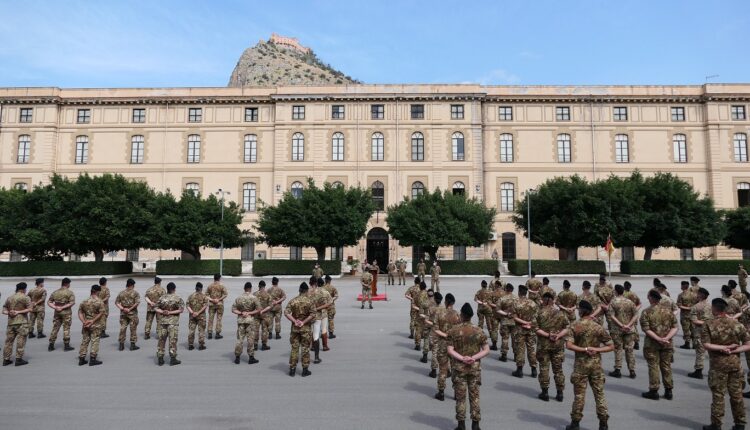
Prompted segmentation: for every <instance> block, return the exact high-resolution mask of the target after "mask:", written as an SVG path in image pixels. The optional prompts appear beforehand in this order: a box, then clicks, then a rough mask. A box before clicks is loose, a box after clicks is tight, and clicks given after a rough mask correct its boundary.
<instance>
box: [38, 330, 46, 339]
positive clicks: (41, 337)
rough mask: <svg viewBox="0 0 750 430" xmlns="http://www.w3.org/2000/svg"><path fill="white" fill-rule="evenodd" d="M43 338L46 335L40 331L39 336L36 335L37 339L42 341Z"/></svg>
mask: <svg viewBox="0 0 750 430" xmlns="http://www.w3.org/2000/svg"><path fill="white" fill-rule="evenodd" d="M45 337H47V335H46V334H44V333H42V332H41V331H40V332H39V334H37V335H36V338H37V339H44V338H45Z"/></svg>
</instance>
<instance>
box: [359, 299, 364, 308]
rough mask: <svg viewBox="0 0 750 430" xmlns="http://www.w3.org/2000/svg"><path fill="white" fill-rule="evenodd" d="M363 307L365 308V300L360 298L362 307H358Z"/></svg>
mask: <svg viewBox="0 0 750 430" xmlns="http://www.w3.org/2000/svg"><path fill="white" fill-rule="evenodd" d="M364 308H365V301H364V300H362V307H361V308H360V309H364Z"/></svg>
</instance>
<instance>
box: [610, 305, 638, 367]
mask: <svg viewBox="0 0 750 430" xmlns="http://www.w3.org/2000/svg"><path fill="white" fill-rule="evenodd" d="M608 313H609V314H610V315H611V316H614V317H615V318H617V320H618V321H620V322H621V323H622V324H628V323H629V322H630V320H631V319H633V317H634V316H636V315H637V313H638V311H637V310H636V309H635V305H634V304H633V302H631V301H630V300H628V299H626V298H625V297H624V296H617V297H615V298H614V299H612V301H611V302H610V303H609V311H608ZM633 333H635V325H633V328H632V329H631V331H629V332H624V331H623V330H622V329H621V328H620V326H619V325H617V323H615V322H614V321H611V324H610V325H609V334H610V336H612V340H613V341H614V344H615V369H622V356H623V352H624V353H625V354H624V355H625V361H626V362H627V364H628V370H630V371H631V372H635V354H634V353H633V346H634V344H635V336H634V335H633Z"/></svg>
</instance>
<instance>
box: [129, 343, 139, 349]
mask: <svg viewBox="0 0 750 430" xmlns="http://www.w3.org/2000/svg"><path fill="white" fill-rule="evenodd" d="M139 349H141V347H140V346H138V345H136V344H135V342H130V350H131V351H138V350H139Z"/></svg>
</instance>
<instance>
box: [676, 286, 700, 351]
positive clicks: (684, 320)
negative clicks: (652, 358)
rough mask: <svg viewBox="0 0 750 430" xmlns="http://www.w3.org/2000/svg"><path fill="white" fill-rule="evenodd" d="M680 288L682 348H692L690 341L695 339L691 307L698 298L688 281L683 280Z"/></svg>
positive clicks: (678, 301) (678, 299)
mask: <svg viewBox="0 0 750 430" xmlns="http://www.w3.org/2000/svg"><path fill="white" fill-rule="evenodd" d="M680 288H681V289H682V292H681V293H680V294H679V295H678V296H677V307H678V308H679V309H680V326H682V339H683V340H684V343H683V344H682V345H681V346H680V349H691V345H690V341H691V340H692V339H693V332H692V327H693V324H692V323H691V322H690V309H692V308H693V305H694V304H695V300H696V298H695V294H694V293H693V290H691V289H690V283H689V282H688V281H682V282H681V283H680Z"/></svg>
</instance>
